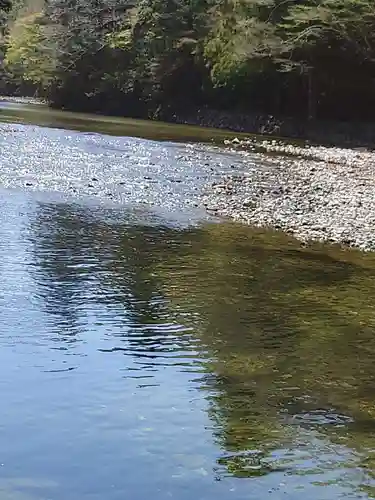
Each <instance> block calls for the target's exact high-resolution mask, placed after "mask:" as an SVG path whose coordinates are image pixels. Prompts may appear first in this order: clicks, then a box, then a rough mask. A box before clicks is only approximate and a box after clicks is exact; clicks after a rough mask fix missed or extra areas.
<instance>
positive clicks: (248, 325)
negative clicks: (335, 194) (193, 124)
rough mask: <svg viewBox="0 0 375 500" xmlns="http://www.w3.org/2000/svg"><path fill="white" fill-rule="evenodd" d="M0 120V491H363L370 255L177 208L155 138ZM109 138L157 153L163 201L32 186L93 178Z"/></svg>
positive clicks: (369, 404)
mask: <svg viewBox="0 0 375 500" xmlns="http://www.w3.org/2000/svg"><path fill="white" fill-rule="evenodd" d="M0 127H3V128H2V131H3V135H2V137H1V138H0V141H1V140H2V141H3V142H2V150H1V152H0V177H1V178H2V179H3V181H2V183H3V188H2V190H1V191H0V279H1V288H0V395H1V414H0V436H1V441H0V443H1V446H0V498H1V500H3V499H4V500H8V499H12V500H16V499H17V500H18V499H19V500H32V499H33V500H42V499H43V500H46V499H54V500H55V499H56V500H60V499H61V500H66V499H69V500H86V499H90V500H91V499H100V500H102V499H106V500H117V499H121V500H123V499H124V498H131V499H134V500H138V499H139V500H144V499H147V498H155V500H164V499H168V498H175V499H178V500H185V499H186V500H190V499H192V498H194V499H196V500H203V499H204V500H227V499H230V498H232V499H234V500H239V499H241V500H242V499H246V500H257V499H262V498H271V499H279V498H288V499H292V500H295V499H301V498H307V499H309V500H315V499H317V500H326V499H327V500H328V499H330V500H331V499H339V498H345V499H354V498H372V497H374V496H375V489H374V480H373V475H374V470H375V456H374V450H375V433H374V430H375V404H374V401H375V397H374V394H375V393H374V387H375V370H374V360H375V335H374V328H375V310H374V307H373V304H374V303H375V258H374V257H373V256H371V255H367V256H363V255H361V254H360V253H357V252H348V251H342V250H338V249H334V248H329V247H321V246H316V247H314V248H301V247H300V245H299V244H298V243H296V242H294V241H293V240H289V239H287V238H286V237H283V236H282V235H279V234H275V233H267V232H261V231H254V230H251V229H249V228H246V227H242V226H237V225H234V224H227V223H220V224H218V223H217V221H215V223H211V222H210V221H208V220H206V219H205V216H203V212H201V211H200V210H199V209H198V208H197V207H196V208H197V209H196V211H193V212H191V209H192V208H194V207H192V206H191V205H189V203H185V202H184V201H183V200H184V197H186V196H187V195H189V196H193V195H192V193H193V191H194V190H193V189H191V188H189V187H186V183H185V184H184V177H183V168H182V166H181V165H180V166H179V167H178V168H179V175H181V176H182V182H181V183H173V184H172V185H173V186H174V185H175V184H176V185H177V186H174V187H172V188H171V186H170V185H169V184H168V182H167V181H166V180H165V179H166V177H167V176H168V175H169V173H168V172H167V173H165V171H164V170H168V168H169V167H168V165H171V167H170V168H171V169H173V168H176V167H175V165H176V163H175V161H176V160H175V159H174V158H173V159H170V160H168V158H172V156H173V154H174V153H175V151H176V149H175V148H178V147H177V146H176V145H174V144H172V143H162V144H160V143H157V142H151V143H149V142H147V143H145V142H144V141H136V142H133V140H131V139H121V138H113V139H109V138H108V137H107V136H97V135H95V136H94V137H95V141H97V142H96V146H97V148H98V149H97V150H96V149H95V148H94V147H93V145H92V143H89V145H88V143H87V141H88V140H89V141H91V139H88V136H87V135H85V134H82V135H80V134H79V133H78V132H77V133H73V132H67V131H63V130H61V131H58V130H56V129H55V130H48V129H40V128H38V127H30V128H28V127H26V126H24V125H17V126H16V125H15V126H14V127H15V130H16V132H15V135H14V137H13V139H11V138H10V135H9V127H10V125H2V126H0ZM17 127H24V128H23V129H22V133H23V134H24V135H22V134H21V133H20V130H21V129H19V128H17ZM6 134H8V135H7V136H6ZM17 134H18V136H17ZM73 134H74V135H73ZM67 136H69V137H73V139H72V140H71V142H70V143H69V144H67V142H66V141H67V139H66V138H67ZM5 137H7V138H8V139H9V140H7V141H5V140H4V138H5ZM90 137H91V136H90ZM37 138H39V141H38V140H37ZM42 139H43V141H44V142H42V146H41V145H40V144H41V143H40V141H42ZM12 141H13V142H12ZM28 141H29V142H28ZM111 141H112V142H111ZM72 144H73V146H72ZM108 144H110V155H111V156H110V159H111V161H112V160H113V159H114V158H115V156H116V151H118V155H119V157H120V158H121V154H123V150H122V149H121V147H122V148H123V149H125V150H126V151H128V152H129V148H131V147H133V146H134V144H137V146H136V147H137V148H138V151H140V152H142V151H143V152H145V151H146V153H147V154H148V153H150V154H151V155H153V154H154V155H158V154H159V155H163V154H164V156H163V158H164V159H165V158H167V159H165V164H164V165H165V166H164V170H163V171H161V172H159V174H158V179H159V181H158V182H159V184H160V190H161V191H162V190H163V189H164V186H165V184H168V189H170V190H171V192H172V195H173V196H172V195H171V196H172V197H175V199H176V200H177V201H176V203H175V206H172V205H173V204H172V205H168V203H167V201H166V205H167V206H163V203H161V202H160V201H158V193H159V194H160V192H159V190H158V189H157V188H150V190H151V191H152V190H153V191H152V193H153V194H152V201H153V202H154V204H153V205H152V206H151V204H147V200H143V202H142V203H139V202H137V200H136V199H135V198H134V199H133V198H132V197H131V196H130V197H128V198H126V199H125V200H124V199H122V198H121V199H120V198H119V199H117V198H116V197H115V196H114V199H112V200H109V201H108V200H107V201H105V200H106V198H105V197H104V196H102V191H101V190H98V191H97V193H96V194H94V193H92V194H91V195H90V192H81V191H80V190H79V189H78V188H77V190H76V191H75V192H71V191H69V190H68V189H65V188H63V189H61V192H59V189H58V187H59V185H58V183H56V184H55V185H54V186H52V184H48V183H47V182H46V183H45V184H44V185H42V184H41V183H40V182H39V181H40V179H43V178H48V172H50V178H53V179H55V178H56V176H57V175H60V174H61V172H62V170H63V169H61V168H60V167H61V166H60V167H59V163H58V161H59V158H60V159H62V160H61V161H63V162H65V163H64V165H65V166H66V167H67V169H66V171H67V174H66V175H67V176H68V177H69V178H70V179H71V178H72V176H73V174H74V171H75V172H78V171H79V176H77V177H79V179H78V180H77V179H75V180H73V181H71V182H72V184H73V185H74V186H76V187H77V186H80V185H83V184H84V182H86V177H83V176H82V172H83V171H84V165H85V162H86V164H87V168H88V169H89V173H88V174H87V176H93V175H95V176H98V179H99V177H100V176H102V178H103V181H102V186H103V190H104V192H106V191H105V190H106V189H109V188H108V184H106V177H105V176H106V174H105V172H103V171H101V170H100V168H103V161H106V162H107V164H108V166H109V167H108V168H109V172H110V175H111V176H112V177H113V175H114V173H113V172H114V171H115V170H116V169H115V167H114V164H113V162H112V164H111V161H108V157H106V158H105V159H104V160H103V155H104V156H105V153H104V152H103V151H104V148H105V145H108ZM17 145H18V146H17ZM28 145H29V154H27V153H26V149H25V148H27V147H28ZM73 147H75V148H76V149H75V151H76V153H77V156H76V157H75V158H72V162H71V164H70V166H69V164H68V161H67V157H68V153H67V151H68V152H69V154H71V153H72V151H73V149H69V148H73ZM188 147H190V146H184V145H180V146H179V148H182V149H183V148H188ZM59 148H60V149H59ZM59 150H60V154H58V152H59ZM121 151H122V153H121V154H120V152H121ZM192 151H193V153H192V158H191V159H190V160H189V161H190V163H189V165H191V171H192V172H194V175H196V173H197V171H198V170H197V168H198V167H197V166H196V165H195V163H194V156H193V155H194V154H195V151H196V154H197V158H198V159H199V158H200V157H199V155H203V156H204V159H205V162H206V163H208V165H207V166H206V167H207V168H210V166H211V165H212V162H213V161H216V160H217V158H221V160H220V161H222V165H223V168H232V167H230V165H232V164H233V162H234V163H236V161H237V160H236V159H235V158H233V157H231V156H227V155H225V154H222V153H220V152H219V151H216V150H212V149H210V148H208V149H205V147H203V146H201V147H196V150H195V149H194V148H193V150H192ZM146 153H145V155H146V156H147V154H146ZM38 154H40V155H43V158H44V160H42V159H41V163H42V162H43V161H44V162H45V163H44V165H45V166H44V167H43V166H42V165H41V163H40V164H38V162H37V156H38ZM134 154H136V153H134ZM168 154H169V155H171V156H168ZM183 154H186V153H185V150H184V153H183ZM82 155H86V156H84V159H82ZM212 155H214V156H212ZM215 155H216V156H215ZM203 156H202V157H203ZM134 158H135V157H134ZM134 158H133V160H132V161H131V162H129V166H130V167H129V168H130V171H131V172H137V175H138V176H140V175H141V173H142V168H143V167H142V165H143V164H142V161H143V160H142V161H140V162H139V163H140V164H141V166H140V165H138V166H137V167H134V163H136V162H135V160H134ZM142 158H143V157H142ZM95 159H97V162H95ZM199 161H200V160H199ZM90 162H91V163H90ZM22 163H24V165H25V168H28V169H29V172H28V175H29V176H30V177H32V178H33V179H34V180H33V181H32V182H30V184H32V185H31V186H28V185H26V181H25V178H24V177H22V176H23V175H25V174H20V175H19V177H17V176H16V173H17V172H20V170H21V164H22ZM114 163H116V162H115V161H114ZM46 165H47V166H46ZM116 165H118V163H116ZM155 165H158V161H155ZM13 166H16V167H14V174H13V178H16V179H20V178H22V181H14V182H12V175H11V173H10V172H11V169H12V168H13ZM75 168H76V170H75ZM145 168H146V169H147V167H145ZM148 168H151V167H150V166H149V167H148ZM199 168H200V167H199ZM236 168H237V167H236ZM38 169H39V170H38ZM90 169H93V171H95V174H93V171H92V170H90ZM201 171H202V172H203V171H204V169H203V168H202V169H201ZM126 172H127V171H125V172H123V171H121V172H120V173H119V175H120V176H121V179H123V178H125V179H126ZM147 175H149V174H147ZM188 175H189V174H188ZM4 179H5V180H4ZM82 179H83V180H82ZM131 179H133V180H134V179H135V177H134V176H133V177H131ZM6 180H8V181H7V182H8V183H7V182H6ZM94 182H98V183H99V182H100V181H94ZM189 182H190V181H189ZM197 182H198V181H197ZM191 183H192V184H193V180H191ZM129 184H131V188H134V185H135V184H136V182H133V181H129ZM180 184H184V186H183V187H179V186H180ZM187 184H188V183H187ZM197 185H199V183H198V184H197ZM4 186H6V188H5V187H4ZM51 186H52V187H51ZM63 186H65V184H63ZM111 190H112V191H111ZM109 191H111V192H114V190H113V189H112V188H110V189H109ZM137 192H139V190H137ZM181 192H183V195H181V194H179V193H181ZM150 196H151V195H150ZM162 199H163V196H162V198H161V200H162ZM150 200H151V198H150ZM196 200H198V198H197V199H196ZM172 209H173V210H172ZM189 210H190V212H189ZM186 213H189V216H186ZM184 214H185V215H184ZM202 217H203V218H202Z"/></svg>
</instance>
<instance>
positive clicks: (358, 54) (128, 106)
mask: <svg viewBox="0 0 375 500" xmlns="http://www.w3.org/2000/svg"><path fill="white" fill-rule="evenodd" d="M0 8H1V9H2V11H1V12H2V16H1V19H2V28H3V36H2V54H3V55H2V56H1V57H2V59H3V64H2V87H3V91H4V92H9V93H24V94H25V93H26V94H30V93H31V94H35V93H36V94H37V95H40V96H43V97H46V98H47V99H48V101H49V102H50V104H51V105H52V106H55V107H58V108H65V109H71V110H80V111H94V112H105V113H109V114H116V115H127V116H134V117H149V118H164V119H173V117H174V116H175V115H181V116H183V115H184V114H186V113H187V112H189V113H192V110H198V109H200V110H202V109H219V110H223V111H229V110H230V111H239V110H240V111H241V112H242V113H246V112H252V113H254V112H260V113H268V114H274V115H277V116H293V117H296V118H299V119H301V118H302V119H307V118H309V119H316V118H317V119H322V120H326V119H335V120H372V119H373V109H375V106H374V105H375V85H374V78H375V57H374V56H375V29H374V28H375V5H374V3H373V2H372V0H219V1H214V0H189V1H187V0H169V1H162V0H117V1H115V0H96V1H94V2H93V1H88V0H67V1H63V0H13V4H12V5H10V3H8V2H7V0H2V2H1V4H0Z"/></svg>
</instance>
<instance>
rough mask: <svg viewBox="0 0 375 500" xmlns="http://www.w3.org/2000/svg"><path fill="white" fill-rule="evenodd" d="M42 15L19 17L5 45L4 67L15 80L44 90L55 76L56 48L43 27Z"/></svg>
mask: <svg viewBox="0 0 375 500" xmlns="http://www.w3.org/2000/svg"><path fill="white" fill-rule="evenodd" d="M42 21H43V15H42V14H41V13H36V14H31V15H27V16H25V17H19V18H18V19H16V21H15V23H14V24H13V26H12V28H11V30H10V33H9V36H8V42H7V52H6V57H5V61H4V63H5V68H6V69H7V70H8V72H9V73H10V74H11V75H12V76H13V78H14V79H16V80H17V79H19V80H25V81H30V82H32V83H33V84H35V85H36V87H37V88H40V89H43V88H46V87H47V86H48V84H49V82H50V81H51V79H52V78H53V76H54V69H55V65H54V63H55V58H54V54H55V49H54V47H53V45H52V42H51V40H50V39H48V36H47V33H46V31H45V29H44V26H43V22H42Z"/></svg>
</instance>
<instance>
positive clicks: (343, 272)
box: [156, 224, 375, 494]
mask: <svg viewBox="0 0 375 500" xmlns="http://www.w3.org/2000/svg"><path fill="white" fill-rule="evenodd" d="M189 238H191V235H190V236H189ZM156 272H157V274H158V276H159V277H160V279H161V280H162V282H163V292H164V293H165V294H166V295H167V296H168V297H169V299H170V301H171V304H172V308H176V307H178V308H180V309H182V310H184V311H185V310H186V309H188V310H191V311H194V312H195V313H197V312H198V313H199V314H198V315H197V314H196V316H195V317H196V321H195V322H194V326H195V334H196V335H197V336H198V337H199V339H200V340H201V342H202V344H203V345H204V346H205V348H206V349H207V350H208V352H209V353H210V360H209V361H207V362H206V369H207V372H208V373H210V374H211V375H209V376H206V377H203V379H202V388H204V389H208V390H209V391H210V394H209V396H208V399H209V402H210V416H211V418H212V420H213V422H214V433H215V436H216V439H217V441H218V443H220V445H221V446H222V448H223V449H225V450H227V452H228V453H229V455H228V456H227V457H225V458H224V459H220V460H219V465H224V466H225V467H227V469H228V472H230V473H231V474H235V475H237V476H240V477H243V476H251V475H254V474H255V475H258V474H263V473H267V472H269V470H270V468H271V467H270V466H269V465H267V462H264V461H263V458H264V457H265V456H267V454H269V453H270V452H271V451H272V450H274V449H275V448H285V447H288V446H292V447H295V446H296V445H295V442H296V439H297V441H298V432H299V429H301V428H302V429H304V428H306V429H311V430H316V431H317V432H319V435H323V436H326V437H327V438H329V440H330V441H331V442H333V443H337V444H339V445H346V446H348V447H349V448H351V449H353V450H355V451H358V452H360V453H361V454H363V460H362V462H361V463H360V465H361V466H362V467H365V468H366V469H367V470H368V471H369V472H370V474H371V476H373V474H374V472H373V471H374V470H375V461H374V460H375V456H374V454H373V451H372V450H373V449H374V445H375V438H374V433H373V430H374V428H375V420H374V417H375V397H374V391H373V388H374V384H375V371H374V360H375V335H374V326H375V309H374V303H375V300H374V299H375V279H374V278H375V256H374V255H371V254H368V255H363V254H361V253H360V252H356V251H346V250H341V249H338V248H334V247H324V246H320V245H315V246H314V247H312V248H302V247H300V246H299V245H298V243H296V242H295V241H294V240H290V239H288V238H287V237H285V236H282V235H280V234H277V233H264V232H260V231H255V230H250V229H249V228H245V227H243V226H237V225H234V224H228V225H225V224H223V225H211V226H207V227H206V228H205V230H204V231H202V232H201V233H200V234H199V237H198V238H196V239H195V240H194V238H193V240H192V244H191V246H188V247H186V251H185V252H179V253H178V254H176V255H175V256H174V257H173V258H171V257H169V259H168V262H165V261H164V262H161V263H160V264H159V265H158V266H157V267H156ZM303 445H304V443H302V442H300V443H299V446H302V447H303ZM248 450H252V453H250V455H249V454H247V452H248ZM255 450H260V451H258V452H256V451H255ZM231 453H232V454H231ZM356 461H358V457H357V455H355V456H353V463H352V465H353V464H354V463H355V462H356ZM286 462H288V460H286ZM333 462H334V463H335V467H339V466H340V464H339V463H338V462H337V461H336V462H335V457H333ZM274 466H275V467H276V468H278V467H279V466H280V464H278V462H277V460H276V461H275V462H274ZM346 466H350V464H348V463H345V467H346ZM318 469H319V466H318ZM302 472H303V473H306V474H309V473H311V470H305V471H302ZM366 491H367V493H368V494H370V493H371V494H375V490H373V489H372V488H371V487H368V486H366Z"/></svg>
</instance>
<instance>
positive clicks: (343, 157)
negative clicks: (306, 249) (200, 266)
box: [203, 140, 375, 250]
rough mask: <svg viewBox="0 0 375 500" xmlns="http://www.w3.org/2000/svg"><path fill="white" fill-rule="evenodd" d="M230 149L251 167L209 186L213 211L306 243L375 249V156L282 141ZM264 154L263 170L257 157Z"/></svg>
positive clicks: (247, 143)
mask: <svg viewBox="0 0 375 500" xmlns="http://www.w3.org/2000/svg"><path fill="white" fill-rule="evenodd" d="M227 145H230V146H232V147H233V148H236V149H240V151H241V152H240V153H239V154H241V155H244V156H245V157H246V156H248V158H249V162H248V164H247V165H248V166H247V168H246V170H244V171H243V173H239V174H238V173H235V174H233V175H229V176H226V177H225V178H223V179H222V180H221V181H220V182H218V183H217V182H214V183H212V184H211V185H210V186H208V187H207V189H206V192H205V195H204V200H203V201H204V204H205V206H206V208H207V210H209V211H210V212H213V213H215V214H217V215H221V216H224V217H230V218H232V219H234V220H236V221H241V222H245V223H247V224H251V225H255V226H260V227H272V228H276V229H279V230H283V231H285V232H288V233H290V234H293V235H294V236H295V237H297V238H298V239H300V240H302V241H309V240H319V241H328V242H332V243H339V244H343V245H345V246H351V247H358V248H360V249H362V250H375V153H373V152H371V151H366V150H354V149H339V148H325V147H309V146H306V147H297V146H293V145H287V144H283V143H280V142H277V141H263V142H261V143H256V142H254V141H252V140H249V141H238V140H234V141H231V143H227ZM264 152H267V153H269V155H268V157H267V162H265V163H264V166H263V167H262V168H259V163H258V162H256V163H255V162H254V159H255V158H256V157H257V156H258V155H259V156H262V155H264Z"/></svg>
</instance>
